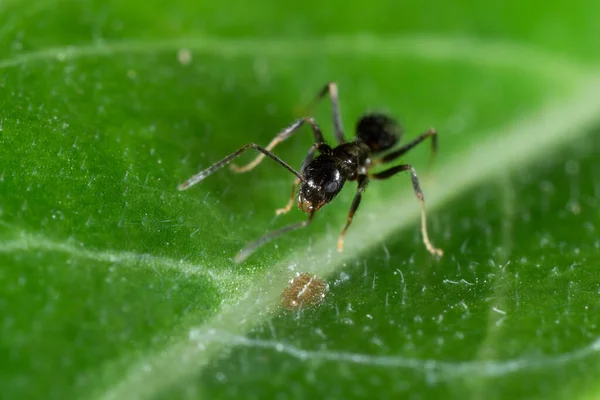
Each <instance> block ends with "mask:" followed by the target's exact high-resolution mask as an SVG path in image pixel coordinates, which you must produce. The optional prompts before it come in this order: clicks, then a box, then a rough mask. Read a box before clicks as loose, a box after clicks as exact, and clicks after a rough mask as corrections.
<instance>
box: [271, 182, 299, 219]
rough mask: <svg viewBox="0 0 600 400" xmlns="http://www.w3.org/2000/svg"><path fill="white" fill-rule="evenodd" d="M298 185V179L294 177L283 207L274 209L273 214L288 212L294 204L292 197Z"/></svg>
mask: <svg viewBox="0 0 600 400" xmlns="http://www.w3.org/2000/svg"><path fill="white" fill-rule="evenodd" d="M298 185H300V179H298V178H296V179H295V180H294V183H293V185H292V195H291V196H290V200H289V201H288V203H287V204H286V205H285V207H283V208H278V209H277V210H275V215H280V214H286V213H288V212H290V210H291V209H292V207H293V206H294V197H296V196H295V195H296V189H298Z"/></svg>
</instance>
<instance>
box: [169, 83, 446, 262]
mask: <svg viewBox="0 0 600 400" xmlns="http://www.w3.org/2000/svg"><path fill="white" fill-rule="evenodd" d="M327 94H329V97H330V98H331V103H332V115H333V125H334V133H335V137H336V140H337V142H338V145H337V146H335V147H331V146H329V145H328V144H327V143H326V142H325V139H324V138H323V133H322V132H321V128H319V125H318V124H317V123H316V122H315V120H314V119H313V118H312V117H303V118H300V119H298V120H296V121H294V122H293V123H292V124H291V125H290V126H288V127H287V128H285V129H284V130H283V131H281V132H280V133H278V134H277V136H275V138H273V140H271V143H269V144H268V145H267V147H262V146H259V145H257V144H254V143H248V144H247V145H245V146H243V147H242V148H240V149H239V150H237V151H236V152H234V153H232V154H230V155H228V156H227V157H225V158H224V159H222V160H221V161H218V162H216V163H214V164H213V165H211V166H210V167H208V168H207V169H205V170H203V171H201V172H199V173H197V174H196V175H194V176H192V177H191V178H189V179H188V180H187V181H185V182H184V183H182V184H180V185H179V186H178V189H179V190H186V189H188V188H190V187H191V186H193V185H195V184H197V183H198V182H200V181H202V180H203V179H205V178H206V177H208V176H209V175H211V174H212V173H213V172H215V171H217V170H218V169H220V168H222V167H224V166H225V165H227V164H229V163H230V162H231V161H233V160H234V159H235V158H237V157H238V156H240V155H241V154H242V153H243V152H245V151H246V150H248V149H256V150H258V151H259V152H260V153H261V154H259V155H258V156H257V157H256V158H255V159H254V160H253V161H251V162H250V163H248V164H246V165H244V166H239V165H236V164H232V165H231V166H230V167H231V169H232V170H233V171H235V172H239V173H242V172H248V171H250V170H251V169H253V168H254V167H256V166H257V165H258V164H260V162H261V161H262V160H263V159H264V158H265V157H269V158H271V159H273V160H274V161H276V162H277V163H278V164H279V165H281V166H282V167H284V168H286V169H287V170H288V171H290V172H291V173H292V174H294V175H295V179H294V183H293V185H292V194H291V197H290V200H289V201H288V203H287V205H286V206H285V207H283V208H280V209H278V210H276V214H278V215H279V214H283V213H287V212H289V211H290V210H291V209H292V207H293V205H294V198H296V199H297V204H298V208H300V210H302V211H304V212H305V213H308V219H306V220H304V221H302V222H298V223H295V224H291V225H288V226H285V227H283V228H280V229H278V230H275V231H272V232H269V233H267V234H265V235H264V236H262V237H260V238H259V239H257V240H255V241H253V242H250V243H249V244H248V245H247V246H246V247H245V248H243V249H242V250H240V252H239V253H238V254H237V255H236V256H235V258H234V260H235V261H236V262H238V263H240V262H243V261H244V260H245V259H246V258H248V256H249V255H251V254H252V253H253V252H254V251H255V250H256V249H258V248H259V247H260V246H262V245H264V244H265V243H267V242H269V241H271V240H273V239H275V238H277V237H279V236H281V235H283V234H284V233H287V232H290V231H294V230H297V229H300V228H303V227H305V226H307V225H309V224H310V223H311V221H312V220H313V217H314V215H315V213H316V212H317V211H318V210H319V209H321V208H322V207H323V206H324V205H326V204H328V203H330V202H331V201H332V200H333V199H334V198H335V197H336V195H337V194H338V193H339V192H340V191H341V190H342V187H343V186H344V183H346V181H356V182H357V183H358V189H357V192H356V195H355V197H354V200H353V201H352V205H351V206H350V212H349V213H348V220H347V221H346V225H345V226H344V228H343V229H342V232H341V233H340V236H339V238H338V243H337V248H338V251H340V252H341V251H342V250H343V248H344V236H345V234H346V231H347V230H348V228H349V227H350V224H351V223H352V218H353V217H354V213H355V212H356V210H357V209H358V206H359V205H360V202H361V199H362V194H363V192H364V190H365V188H366V187H367V185H368V183H369V182H370V181H371V180H383V179H388V178H391V177H392V176H394V175H396V174H398V173H399V172H403V171H409V172H410V176H411V181H412V186H413V189H414V192H415V194H416V196H417V199H418V200H419V202H420V204H421V233H422V236H423V243H424V245H425V247H426V248H427V250H429V252H431V253H432V254H434V255H438V256H441V255H442V254H443V252H442V250H441V249H438V248H436V247H434V246H433V244H432V243H431V241H430V240H429V236H428V234H427V222H426V213H425V200H424V196H423V191H422V190H421V187H420V184H419V178H418V177H417V173H416V171H415V169H414V168H413V166H412V165H410V164H401V165H396V166H393V167H391V168H388V169H386V170H383V171H381V172H377V173H373V172H371V169H372V168H373V167H375V166H378V165H382V164H387V163H390V162H392V161H394V160H396V159H397V158H399V157H400V156H402V155H404V154H406V153H407V152H408V151H409V150H411V149H412V148H414V147H415V146H416V145H418V144H420V143H422V142H423V141H424V140H425V139H427V138H431V150H432V155H435V154H436V153H437V147H438V141H437V137H438V136H437V132H436V131H435V129H429V130H427V131H425V132H423V133H421V134H420V135H419V136H418V137H416V138H415V139H413V140H412V141H410V142H409V143H407V144H405V145H404V146H401V147H399V148H398V149H396V150H393V151H392V148H393V147H395V145H396V144H397V143H398V141H399V139H400V137H401V135H402V131H401V129H400V127H399V125H398V124H397V123H396V121H395V120H394V119H393V118H391V117H390V116H388V115H386V114H382V113H368V114H365V115H363V116H362V117H361V118H360V119H359V120H358V122H357V124H356V137H355V138H354V139H353V140H351V141H347V140H346V139H345V137H344V132H343V128H342V121H341V117H340V106H339V97H338V88H337V85H336V83H335V82H330V83H328V84H327V85H325V86H324V87H323V88H322V89H321V91H320V92H319V93H318V95H317V96H316V98H315V100H314V101H313V102H312V104H311V106H314V105H315V103H316V102H317V101H319V100H320V99H322V98H323V97H325V96H326V95H327ZM305 124H308V125H309V126H310V127H311V129H312V132H313V135H314V137H315V141H314V144H313V145H312V147H311V148H310V149H309V150H308V153H307V155H306V157H305V158H304V161H303V163H302V166H301V167H300V171H296V170H295V169H294V168H292V167H291V166H290V165H289V164H288V163H286V162H285V161H283V160H282V159H280V158H279V157H277V156H276V155H275V154H274V153H273V152H272V150H273V149H274V148H275V146H277V145H278V144H279V143H281V142H283V141H284V140H286V139H289V138H290V137H291V136H292V135H293V134H294V133H296V132H298V130H299V129H300V127H302V126H303V125H305ZM317 152H318V155H315V153H317ZM296 192H297V195H296ZM296 196H297V197H296Z"/></svg>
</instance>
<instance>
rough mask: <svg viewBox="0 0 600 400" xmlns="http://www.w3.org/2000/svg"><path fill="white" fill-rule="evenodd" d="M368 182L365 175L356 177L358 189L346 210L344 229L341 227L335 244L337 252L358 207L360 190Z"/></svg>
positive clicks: (361, 190) (341, 247) (342, 245)
mask: <svg viewBox="0 0 600 400" xmlns="http://www.w3.org/2000/svg"><path fill="white" fill-rule="evenodd" d="M368 183H369V179H368V178H367V176H366V175H360V176H359V177H358V189H357V190H356V195H355V196H354V200H352V205H351V206H350V211H349V212H348V221H347V222H346V225H345V226H344V229H342V233H340V237H339V238H338V245H337V246H338V251H339V252H341V251H342V250H344V235H346V231H347V230H348V227H350V224H351V223H352V218H354V213H355V212H356V210H357V209H358V206H359V205H360V201H361V200H362V192H364V191H365V188H366V187H367V185H368Z"/></svg>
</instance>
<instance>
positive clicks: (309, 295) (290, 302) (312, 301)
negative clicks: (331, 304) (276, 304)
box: [281, 273, 329, 310]
mask: <svg viewBox="0 0 600 400" xmlns="http://www.w3.org/2000/svg"><path fill="white" fill-rule="evenodd" d="M328 291H329V285H328V284H327V282H325V281H324V280H322V279H321V278H319V277H318V276H316V275H313V274H307V273H301V274H300V273H296V276H295V277H294V278H292V279H290V283H289V285H288V286H287V287H286V288H285V289H284V290H283V292H282V293H281V305H282V306H283V307H285V308H287V309H289V310H295V309H297V308H308V307H312V306H316V305H318V304H319V303H321V302H322V301H323V300H324V299H325V296H326V295H327V292H328Z"/></svg>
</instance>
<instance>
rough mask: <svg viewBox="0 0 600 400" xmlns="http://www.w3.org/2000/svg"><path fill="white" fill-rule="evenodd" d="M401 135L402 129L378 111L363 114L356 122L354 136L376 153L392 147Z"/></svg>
mask: <svg viewBox="0 0 600 400" xmlns="http://www.w3.org/2000/svg"><path fill="white" fill-rule="evenodd" d="M401 135H402V129H401V128H400V126H399V125H398V123H397V122H396V121H395V120H394V119H393V118H391V117H389V116H387V115H385V114H380V113H369V114H366V115H363V116H362V117H361V118H360V119H359V120H358V123H357V124H356V136H357V137H358V138H359V139H360V141H361V142H363V143H364V144H366V145H367V146H369V148H370V149H371V151H372V152H374V153H378V152H381V151H385V150H388V149H390V148H392V147H393V146H394V145H395V144H396V143H398V140H399V139H400V136H401Z"/></svg>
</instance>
